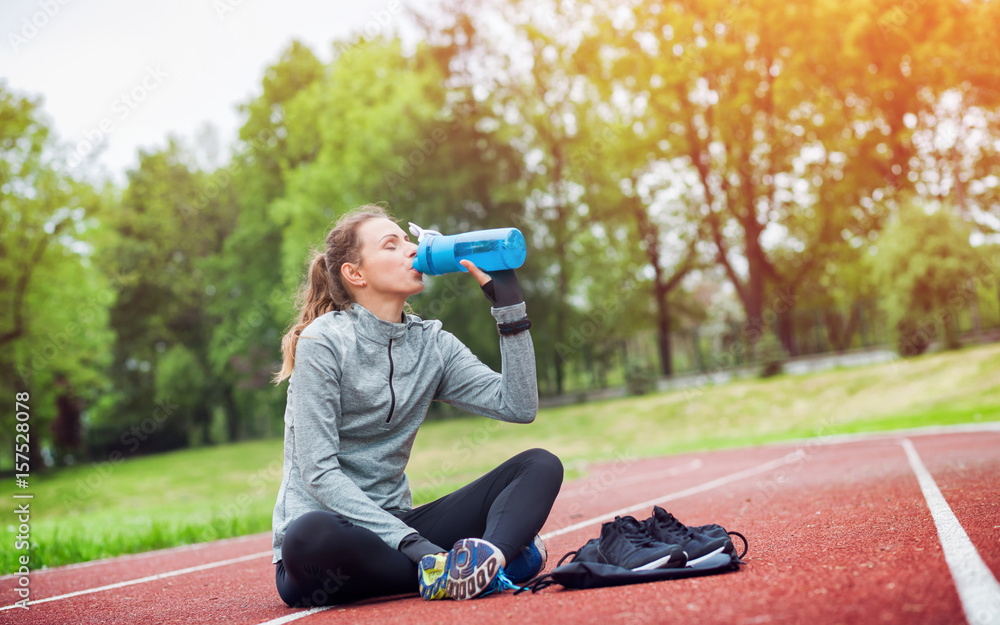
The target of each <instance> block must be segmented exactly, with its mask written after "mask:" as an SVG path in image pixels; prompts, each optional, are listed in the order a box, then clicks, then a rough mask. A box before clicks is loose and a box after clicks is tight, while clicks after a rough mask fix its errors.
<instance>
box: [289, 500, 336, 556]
mask: <svg viewBox="0 0 1000 625" xmlns="http://www.w3.org/2000/svg"><path fill="white" fill-rule="evenodd" d="M350 527H351V522H350V521H348V520H347V519H345V518H344V517H342V516H341V515H339V514H337V513H335V512H330V511H328V510H313V511H311V512H306V513H305V514H303V515H301V516H300V517H298V518H297V519H295V520H294V521H292V522H291V524H289V526H288V529H287V530H285V537H284V539H283V540H282V542H281V556H282V559H283V560H285V561H286V562H287V561H288V560H293V561H297V560H298V559H299V556H302V555H306V554H308V553H310V552H313V551H314V550H315V548H316V545H317V544H324V545H330V544H337V543H339V542H341V541H338V540H336V538H335V537H336V535H337V534H340V533H342V532H344V531H345V530H346V529H348V528H350Z"/></svg>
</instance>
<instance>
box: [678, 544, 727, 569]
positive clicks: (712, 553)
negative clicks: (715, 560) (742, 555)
mask: <svg viewBox="0 0 1000 625" xmlns="http://www.w3.org/2000/svg"><path fill="white" fill-rule="evenodd" d="M725 548H726V545H722V546H721V547H719V548H718V549H716V550H715V551H712V552H710V553H706V554H705V555H703V556H699V557H697V558H695V559H694V560H688V562H687V565H688V566H691V565H693V564H698V563H699V562H701V561H703V560H707V559H709V558H711V557H712V556H714V555H715V554H717V553H722V551H723V550H724V549H725Z"/></svg>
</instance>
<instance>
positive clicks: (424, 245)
mask: <svg viewBox="0 0 1000 625" xmlns="http://www.w3.org/2000/svg"><path fill="white" fill-rule="evenodd" d="M410 232H411V233H412V234H413V235H414V236H415V237H417V243H418V245H419V247H418V248H417V256H416V258H414V259H413V268H414V269H416V270H417V271H419V272H420V273H426V274H428V275H432V276H439V275H441V274H443V273H452V272H455V271H468V270H467V269H466V268H465V267H463V266H462V265H460V264H458V261H460V260H463V259H468V260H471V261H472V264H473V265H475V266H476V267H479V268H480V269H482V270H483V271H500V270H501V269H517V268H518V267H520V266H521V265H523V264H524V259H525V258H526V257H527V255H528V246H527V244H526V243H525V241H524V235H523V234H521V231H520V230H518V229H517V228H493V229H491V230H475V231H473V232H463V233H462V234H449V235H444V234H441V233H440V232H437V231H435V230H424V229H423V228H421V227H420V226H418V225H416V224H415V223H413V222H410Z"/></svg>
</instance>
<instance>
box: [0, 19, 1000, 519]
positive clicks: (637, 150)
mask: <svg viewBox="0 0 1000 625" xmlns="http://www.w3.org/2000/svg"><path fill="white" fill-rule="evenodd" d="M91 5H93V7H98V8H92V7H91ZM0 15H2V26H3V29H2V30H3V31H4V33H5V34H6V40H5V42H4V44H5V47H4V49H3V51H2V56H0V284H2V287H3V288H2V305H0V380H2V382H0V385H2V393H0V396H2V397H5V398H12V397H13V396H14V394H15V393H16V392H21V391H30V397H31V400H30V402H31V404H30V405H31V454H32V471H33V472H42V471H50V472H58V471H59V470H60V469H59V468H60V467H72V466H77V467H80V466H83V465H88V464H89V465H90V466H95V465H96V466H100V465H101V463H103V464H104V465H106V466H107V467H109V470H110V469H112V468H113V466H114V463H116V462H118V460H120V459H122V458H125V459H134V458H138V457H140V456H146V455H150V454H156V453H159V452H167V451H171V450H179V449H185V448H201V447H206V446H218V445H222V444H226V443H234V442H238V441H250V440H271V441H273V440H276V439H280V436H281V432H282V415H283V411H284V404H285V384H281V385H280V386H275V385H274V384H273V383H272V382H271V377H272V375H273V374H274V373H275V371H276V370H277V369H278V368H279V366H280V356H281V354H280V341H281V337H282V335H283V334H284V332H285V331H286V329H287V327H288V325H289V323H290V322H291V321H292V317H293V312H294V297H295V292H296V289H297V287H298V286H299V284H300V282H301V280H302V279H303V277H304V271H305V263H306V260H307V258H308V257H309V255H310V250H311V249H313V248H316V249H320V248H321V246H322V245H323V240H324V236H325V233H326V232H327V231H328V229H329V228H330V227H331V225H332V223H333V222H334V221H335V220H336V218H337V216H338V215H340V214H342V213H343V212H345V211H347V210H349V209H350V208H353V207H355V206H358V205H360V204H364V203H369V202H379V203H384V204H385V205H386V206H387V207H388V208H389V210H390V211H391V212H392V213H393V214H394V215H395V216H396V217H398V218H399V220H400V221H401V223H403V224H404V225H405V223H406V222H407V221H413V222H416V223H418V224H420V225H421V226H423V227H425V228H433V229H436V230H439V231H441V232H444V233H457V232H461V231H466V230H471V229H479V228H492V227H503V226H516V227H518V228H520V229H521V230H522V232H524V234H525V236H526V237H527V240H528V247H529V250H528V259H527V263H526V265H525V266H524V267H523V268H522V269H520V270H519V271H518V275H519V277H520V280H521V284H522V286H523V289H524V293H525V297H526V301H527V302H528V306H529V313H530V316H531V318H532V322H533V327H532V336H533V339H534V344H535V350H536V359H537V363H538V375H539V385H540V393H541V395H542V401H543V404H544V405H548V406H552V405H555V404H566V403H572V402H576V401H579V400H582V399H588V398H589V399H593V398H597V397H613V396H616V395H619V396H621V395H642V394H644V393H649V392H653V391H657V390H665V389H669V388H675V387H680V388H682V389H683V388H688V389H691V388H694V389H703V388H705V387H707V386H710V385H713V384H716V383H720V382H722V381H725V380H728V379H731V378H733V377H756V376H774V375H778V374H781V373H782V372H785V373H786V374H787V373H788V372H794V371H800V370H801V371H805V370H809V369H810V368H812V369H816V368H820V367H822V366H824V363H826V364H828V365H831V366H832V365H837V366H843V365H845V364H850V363H870V362H883V361H889V360H894V359H896V358H899V357H905V358H911V357H917V356H920V355H922V354H925V353H926V352H939V351H945V350H950V349H955V348H958V347H961V346H962V345H963V344H964V345H970V344H974V343H986V342H991V341H997V340H998V339H1000V238H998V232H1000V69H998V68H1000V38H998V35H997V30H996V25H997V24H998V23H1000V4H998V3H997V2H991V1H987V0H967V1H962V0H902V1H901V0H866V1H864V2H860V1H856V0H847V1H833V0H801V1H797V2H793V3H774V2H763V1H762V0H700V1H699V2H689V1H687V0H683V1H677V2H663V3H661V2H652V1H649V0H642V1H635V0H615V1H614V2H605V1H600V0H596V1H593V2H590V1H583V0H579V1H574V0H535V1H532V2H520V1H517V0H469V1H455V0H444V1H441V2H433V3H431V2H427V3H402V2H400V1H399V0H390V1H389V2H387V3H381V2H376V3H351V4H348V3H341V2H337V3H319V2H316V3H305V2H298V3H284V4H280V5H279V3H277V2H264V0H214V1H212V0H200V1H198V2H195V1H187V2H182V3H171V4H170V5H163V6H162V7H142V6H141V5H138V4H136V3H114V2H105V3H103V4H101V3H97V4H94V3H75V2H69V1H68V0H38V1H34V2H14V3H5V4H4V7H3V9H2V10H0ZM53 77H55V78H53ZM463 278H465V279H463ZM425 282H426V284H427V288H426V290H425V292H424V293H423V294H421V295H420V296H418V297H415V298H412V300H411V304H412V307H413V310H414V312H415V313H416V314H418V315H420V316H422V317H425V318H437V319H441V320H442V321H443V323H444V326H445V328H447V329H449V330H451V331H452V332H454V333H455V334H456V335H458V336H459V338H460V339H462V340H463V341H464V342H465V343H466V344H467V345H469V347H470V348H471V349H472V350H473V352H474V353H476V354H477V355H479V356H480V357H481V358H482V359H483V361H484V362H486V363H487V364H490V365H491V366H493V367H494V368H496V369H499V366H500V361H499V350H498V345H497V335H496V331H495V329H494V327H493V323H494V322H493V320H492V318H491V317H490V315H489V313H488V307H487V306H486V305H485V304H484V300H483V297H482V294H481V293H480V292H479V290H478V289H475V288H471V287H470V280H469V279H468V277H467V276H461V275H458V276H456V275H451V276H442V277H428V278H425ZM473 286H474V285H473ZM993 360H996V358H994V359H993ZM430 416H431V417H432V418H435V419H448V418H451V417H455V416H458V415H457V414H456V411H454V410H452V409H450V408H448V407H447V406H439V405H435V407H434V408H433V410H432V414H431V415H430ZM992 418H996V417H995V416H993V417H992ZM14 423H15V421H14V413H13V412H12V411H10V410H7V411H4V412H3V413H2V414H0V431H2V432H3V437H4V438H5V439H12V438H13V436H12V435H11V434H8V433H13V431H14ZM268 449H270V450H271V452H272V453H273V451H274V450H277V455H278V457H277V461H278V462H279V466H280V440H279V442H278V444H277V446H274V447H269V448H268ZM109 459H111V461H112V462H111V463H110V464H109ZM0 460H2V464H0V466H2V467H3V470H4V471H5V472H9V470H10V469H11V467H12V466H13V445H12V444H5V445H4V446H3V448H2V449H0ZM271 473H273V471H272V472H271ZM97 475H100V473H99V472H98V473H97ZM263 477H268V479H269V480H270V482H269V484H270V486H269V487H273V490H274V491H276V488H277V482H275V481H274V475H271V474H268V475H267V476H263ZM263 477H262V479H263ZM278 477H279V478H280V470H279V471H278ZM102 479H103V478H102ZM240 479H242V480H243V481H246V478H245V477H243V478H240ZM100 481H101V480H98V482H99V483H100ZM78 483H80V480H77V482H70V483H69V484H68V486H67V488H68V491H67V492H70V493H75V494H73V495H67V497H69V499H66V498H64V499H63V503H66V502H67V501H68V502H70V503H66V505H64V506H62V508H61V509H60V510H61V511H60V512H59V514H67V515H69V514H74V513H76V512H78V511H79V510H78V508H79V506H80V505H82V504H81V503H80V502H82V501H83V500H84V497H83V496H81V494H80V493H81V490H80V488H79V486H78ZM74 488H75V489H76V490H73V489H74ZM95 488H96V487H94V488H91V489H90V491H91V493H90V494H93V491H94V490H95ZM86 491H87V489H83V492H84V493H85V494H86ZM73 497H76V499H75V500H74V499H73ZM267 497H271V499H270V501H271V503H273V493H270V491H268V494H267V496H265V497H264V500H266V499H267ZM73 501H75V502H76V503H75V504H74V503H73ZM74 506H76V507H74ZM264 507H266V506H264ZM262 509H263V508H262ZM262 514H264V513H262ZM262 523H266V516H265V518H264V521H262ZM264 527H266V525H262V526H261V527H257V526H254V527H251V528H249V529H263V528H264ZM244 529H246V528H244ZM233 531H234V532H238V531H241V530H240V529H239V528H237V529H234V530H233Z"/></svg>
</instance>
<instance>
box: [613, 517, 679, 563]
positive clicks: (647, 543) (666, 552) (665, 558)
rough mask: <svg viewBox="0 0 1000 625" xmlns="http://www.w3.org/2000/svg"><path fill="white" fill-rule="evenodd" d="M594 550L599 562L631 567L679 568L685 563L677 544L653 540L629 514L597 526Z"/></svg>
mask: <svg viewBox="0 0 1000 625" xmlns="http://www.w3.org/2000/svg"><path fill="white" fill-rule="evenodd" d="M598 552H599V554H600V558H601V562H603V563H605V564H614V565H616V566H621V567H624V568H626V569H630V570H633V571H645V570H648V569H669V568H680V567H683V566H684V565H685V564H686V563H687V556H686V555H685V553H684V549H683V548H682V547H680V545H668V544H665V543H662V542H660V541H658V540H656V539H655V538H653V537H652V536H650V535H649V532H648V531H647V530H646V528H645V527H644V526H643V524H642V523H639V522H638V521H636V520H635V518H634V517H631V516H625V517H615V520H614V521H612V522H610V523H605V524H604V525H602V526H601V540H600V542H599V544H598Z"/></svg>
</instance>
